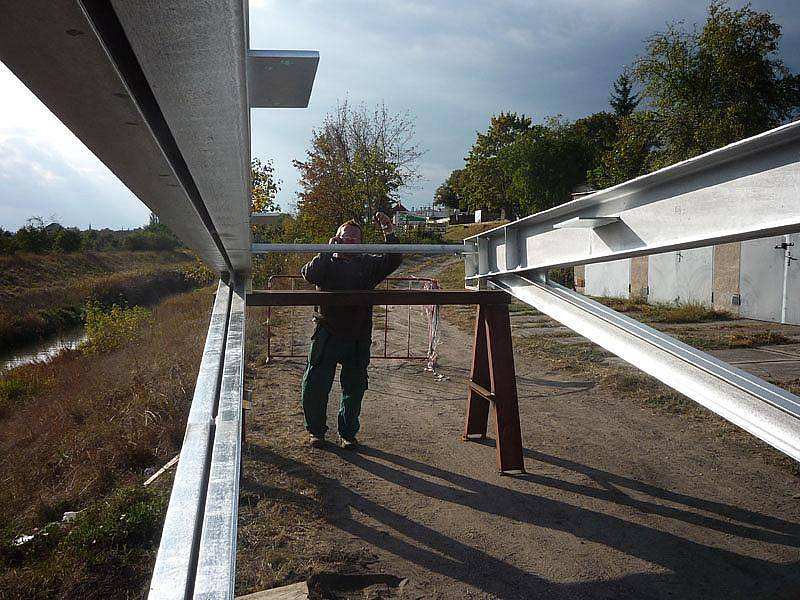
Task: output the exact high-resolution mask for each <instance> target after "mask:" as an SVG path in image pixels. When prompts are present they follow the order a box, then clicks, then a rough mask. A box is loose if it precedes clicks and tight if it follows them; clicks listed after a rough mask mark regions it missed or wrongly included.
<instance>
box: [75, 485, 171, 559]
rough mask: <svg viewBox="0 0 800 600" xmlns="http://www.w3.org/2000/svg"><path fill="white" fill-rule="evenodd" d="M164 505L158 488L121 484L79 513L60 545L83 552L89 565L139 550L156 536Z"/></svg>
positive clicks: (162, 495)
mask: <svg viewBox="0 0 800 600" xmlns="http://www.w3.org/2000/svg"><path fill="white" fill-rule="evenodd" d="M165 507H166V503H165V497H164V493H163V492H161V491H158V490H156V489H153V488H144V487H141V486H136V487H130V488H123V489H121V490H119V491H117V492H115V493H114V494H112V495H111V496H110V497H109V498H107V499H105V500H103V501H99V502H96V503H94V504H93V505H92V506H90V507H89V508H88V509H87V510H85V511H83V512H82V513H80V516H79V517H78V519H77V521H76V522H75V526H74V527H73V528H72V530H71V531H70V532H69V534H67V536H66V537H65V538H64V540H63V541H62V542H61V546H62V549H63V550H74V551H75V552H76V553H80V554H84V555H85V557H86V558H87V559H88V562H89V564H90V565H99V564H101V563H105V562H108V561H109V559H111V560H114V559H116V560H120V559H124V558H125V557H128V556H130V555H131V554H132V553H137V554H138V553H140V552H141V551H142V550H144V549H146V548H147V547H149V546H152V545H153V544H154V542H155V541H156V540H157V537H158V534H159V532H160V531H161V525H162V521H163V518H164V509H165Z"/></svg>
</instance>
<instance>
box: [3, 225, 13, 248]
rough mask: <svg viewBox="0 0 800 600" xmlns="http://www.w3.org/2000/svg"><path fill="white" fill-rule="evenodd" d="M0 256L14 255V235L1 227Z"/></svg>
mask: <svg viewBox="0 0 800 600" xmlns="http://www.w3.org/2000/svg"><path fill="white" fill-rule="evenodd" d="M0 254H14V234H13V233H11V232H10V231H6V230H4V229H3V228H2V227H0Z"/></svg>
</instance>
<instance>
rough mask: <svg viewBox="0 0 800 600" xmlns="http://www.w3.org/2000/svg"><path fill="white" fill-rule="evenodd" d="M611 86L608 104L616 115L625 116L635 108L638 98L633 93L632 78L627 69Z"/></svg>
mask: <svg viewBox="0 0 800 600" xmlns="http://www.w3.org/2000/svg"><path fill="white" fill-rule="evenodd" d="M613 86H614V90H613V91H612V92H611V98H610V99H609V104H611V108H613V109H614V114H615V115H616V116H618V117H627V116H628V115H630V114H631V113H632V112H633V111H634V110H635V109H636V107H637V106H638V105H639V100H640V98H639V95H638V94H635V93H633V80H632V79H631V76H630V75H629V74H628V72H627V71H623V72H622V73H620V76H619V77H617V80H616V81H615V82H614V84H613Z"/></svg>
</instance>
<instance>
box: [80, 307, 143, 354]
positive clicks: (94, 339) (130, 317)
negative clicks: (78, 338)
mask: <svg viewBox="0 0 800 600" xmlns="http://www.w3.org/2000/svg"><path fill="white" fill-rule="evenodd" d="M84 310H85V312H86V335H87V337H88V340H87V341H86V343H85V344H83V345H82V346H81V350H83V352H85V353H86V354H91V353H94V352H108V351H109V350H113V349H114V348H118V347H119V346H120V345H121V344H122V343H123V342H124V341H125V340H128V339H130V338H131V337H132V336H133V335H134V334H135V333H136V331H137V330H138V329H139V328H140V327H142V325H144V324H146V323H149V322H150V321H151V318H152V314H151V312H150V311H149V310H147V309H146V308H144V307H142V306H133V307H126V306H119V305H118V304H112V305H111V308H103V306H102V305H101V304H100V303H99V302H97V301H92V302H87V303H86V305H85V309H84Z"/></svg>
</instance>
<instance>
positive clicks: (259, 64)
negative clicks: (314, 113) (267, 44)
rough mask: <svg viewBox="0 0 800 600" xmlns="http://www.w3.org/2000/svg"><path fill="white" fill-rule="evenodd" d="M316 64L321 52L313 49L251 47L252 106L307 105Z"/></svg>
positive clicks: (289, 106)
mask: <svg viewBox="0 0 800 600" xmlns="http://www.w3.org/2000/svg"><path fill="white" fill-rule="evenodd" d="M317 65H319V52H317V51H314V50H250V51H249V52H248V53H247V80H248V83H249V85H248V93H249V101H250V108H306V107H307V106H308V101H309V99H310V98H311V87H312V85H313V84H314V77H315V76H316V74H317Z"/></svg>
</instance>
